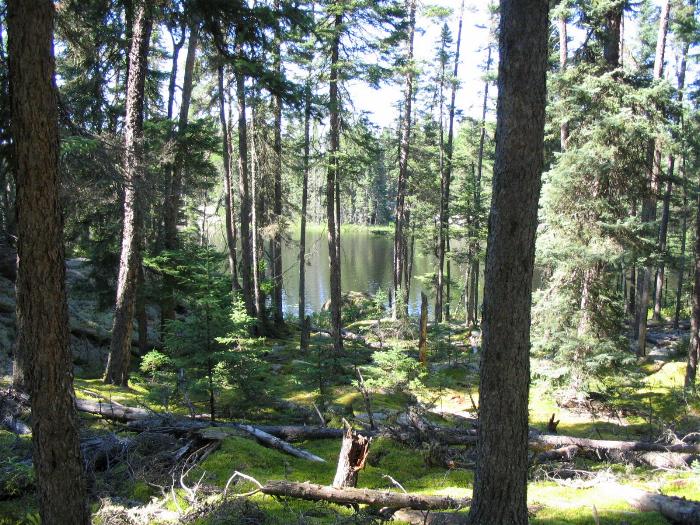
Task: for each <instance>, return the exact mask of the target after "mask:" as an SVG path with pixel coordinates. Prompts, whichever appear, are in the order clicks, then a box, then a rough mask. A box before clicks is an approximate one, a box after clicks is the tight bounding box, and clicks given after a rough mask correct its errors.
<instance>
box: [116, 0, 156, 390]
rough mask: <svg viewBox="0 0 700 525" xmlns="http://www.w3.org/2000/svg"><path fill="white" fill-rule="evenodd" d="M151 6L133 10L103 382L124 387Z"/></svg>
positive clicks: (137, 246)
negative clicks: (113, 295)
mask: <svg viewBox="0 0 700 525" xmlns="http://www.w3.org/2000/svg"><path fill="white" fill-rule="evenodd" d="M151 9H152V7H151V6H150V3H149V2H146V1H145V0H141V1H138V2H137V3H136V5H135V6H134V20H133V23H132V29H131V31H132V34H131V48H130V51H129V75H128V82H127V88H126V122H125V126H124V224H123V233H122V248H121V256H120V260H119V277H118V280H117V299H116V306H115V309H114V323H113V324H112V340H111V343H110V347H109V357H108V360H107V369H106V371H105V377H104V380H105V382H106V383H113V384H119V385H124V386H126V385H127V384H128V382H129V362H130V358H131V333H132V326H133V320H134V306H135V302H136V287H137V276H138V271H139V267H140V266H141V258H142V255H141V229H142V226H143V217H142V213H143V210H142V209H141V206H142V204H141V202H140V201H141V195H140V191H141V188H140V187H141V185H142V182H143V176H144V173H143V158H142V154H143V143H142V142H143V109H144V87H145V82H146V68H147V64H148V48H149V43H150V39H151V29H152V27H153V13H152V11H151Z"/></svg>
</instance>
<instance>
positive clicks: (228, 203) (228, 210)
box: [217, 64, 240, 293]
mask: <svg viewBox="0 0 700 525" xmlns="http://www.w3.org/2000/svg"><path fill="white" fill-rule="evenodd" d="M217 75H218V82H219V122H220V123H221V135H222V149H221V152H222V157H223V163H224V214H225V215H226V217H225V221H224V222H225V225H226V247H227V251H228V265H229V269H230V270H231V290H232V291H233V292H234V293H235V292H238V291H239V290H240V285H239V284H238V271H237V268H236V266H237V261H236V236H235V235H234V230H233V225H234V221H235V217H234V216H233V190H232V187H233V185H232V183H231V153H230V152H231V145H230V143H229V132H228V125H227V123H226V96H225V93H224V66H223V64H220V65H219V66H218V68H217Z"/></svg>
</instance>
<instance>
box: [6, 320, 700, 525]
mask: <svg viewBox="0 0 700 525" xmlns="http://www.w3.org/2000/svg"><path fill="white" fill-rule="evenodd" d="M386 323H387V324H390V322H389V321H387V322H386ZM350 328H351V329H352V330H355V331H357V332H360V333H364V335H365V336H366V337H368V338H369V339H374V340H378V339H382V340H383V342H384V344H386V345H387V346H392V342H395V343H396V344H394V345H393V346H399V347H401V349H402V352H404V353H405V354H406V355H407V356H409V357H415V355H416V352H415V348H414V345H413V344H412V343H406V342H405V341H400V342H399V341H393V337H394V335H393V332H392V330H391V326H388V327H386V326H385V328H384V333H383V335H382V336H381V337H380V336H379V335H378V332H377V330H376V322H358V323H355V324H354V325H352V326H351V327H350ZM397 331H398V329H397ZM448 333H449V342H448ZM297 335H298V334H296V333H291V334H289V336H288V337H286V338H282V339H278V340H269V341H267V342H266V343H265V346H266V347H268V348H269V351H268V352H266V353H265V355H264V357H263V360H264V362H265V363H266V366H268V367H269V368H268V369H267V370H266V372H265V373H266V374H267V375H266V377H267V380H266V381H265V384H264V388H263V389H262V390H263V391H264V394H261V395H260V396H257V397H255V398H254V399H250V398H249V397H248V398H246V397H244V396H242V395H241V394H240V393H226V392H223V393H221V395H220V402H221V403H222V404H224V403H230V404H231V405H234V406H235V409H231V413H233V414H236V416H237V419H239V420H240V419H243V420H249V421H252V422H254V423H276V422H288V421H290V417H289V413H288V410H287V408H285V407H284V406H282V407H280V405H279V403H276V401H277V400H280V399H281V400H285V401H288V402H291V403H294V404H297V405H300V406H302V407H307V408H311V407H312V403H323V406H324V407H325V408H326V410H327V414H329V416H330V420H331V421H330V424H331V425H335V426H338V425H340V421H341V418H343V417H344V418H347V419H349V420H351V421H354V424H355V425H356V426H360V425H361V423H362V422H363V421H365V420H366V415H365V404H364V399H363V397H362V395H361V394H360V392H359V390H358V389H357V388H356V387H355V386H353V384H352V382H353V381H354V379H355V377H354V374H353V373H352V372H353V370H354V368H353V367H354V365H358V366H360V368H361V369H362V368H363V367H365V366H367V365H368V363H370V362H371V357H372V352H373V351H372V350H370V349H368V348H365V347H363V346H362V345H359V344H354V343H353V344H347V345H346V356H345V357H344V358H343V359H339V360H338V362H337V363H335V368H331V370H332V373H331V372H327V373H328V377H327V378H326V385H325V389H324V390H325V391H324V392H323V396H321V392H320V391H319V387H318V385H319V381H318V371H317V370H318V367H317V365H318V357H319V356H318V352H319V351H321V350H323V349H325V348H327V346H328V339H327V338H326V337H323V336H322V335H320V334H314V335H313V337H312V340H311V346H310V349H309V350H308V351H307V352H305V353H302V352H300V350H299V347H298V342H297ZM467 337H468V333H466V332H464V331H463V330H462V329H460V328H458V327H456V326H455V327H453V329H451V330H449V331H448V330H447V329H446V328H443V329H441V330H440V331H439V333H434V334H433V335H432V336H431V348H432V352H431V355H430V362H429V366H428V368H427V369H426V370H427V372H426V374H425V376H424V377H423V380H422V382H421V386H420V387H415V388H414V386H415V383H414V384H412V385H404V386H403V387H402V388H379V387H376V388H374V389H373V393H372V396H371V398H372V406H373V412H376V413H377V414H378V415H379V416H378V417H381V418H384V419H385V420H388V421H391V418H392V417H396V415H397V414H398V413H399V412H401V411H403V410H404V409H405V405H406V403H407V401H409V400H410V399H416V398H417V399H418V400H420V401H421V402H423V403H425V404H429V405H432V406H433V407H434V408H435V409H436V412H440V413H442V414H443V416H439V415H436V414H435V413H433V414H431V415H430V417H431V418H432V419H434V421H436V422H439V423H440V424H443V425H448V424H451V422H452V421H454V420H455V418H456V419H457V420H458V419H459V416H468V415H473V410H474V404H478V388H477V379H478V356H475V355H472V353H471V350H470V349H469V345H468V344H467ZM537 366H538V362H537V360H533V367H535V368H536V367H537ZM328 368H329V367H327V369H328ZM640 369H641V370H642V378H641V382H637V383H635V385H636V386H635V389H634V390H633V391H632V390H630V392H631V393H630V395H629V396H628V398H627V399H625V401H626V402H627V403H628V404H635V406H637V407H638V408H639V410H636V411H634V410H629V407H628V409H627V410H626V411H624V410H619V411H616V410H615V407H614V406H612V407H611V410H599V411H597V412H594V413H591V412H590V411H585V410H581V409H577V410H574V409H566V408H562V407H560V406H558V405H557V403H556V402H555V400H554V398H553V396H552V395H550V393H549V388H547V387H546V385H545V384H542V383H534V384H533V386H532V390H531V395H530V422H531V425H532V426H534V427H538V428H541V429H544V428H545V427H546V425H547V422H548V420H549V418H550V416H551V415H552V414H556V417H557V419H559V420H560V423H559V427H558V429H559V433H560V434H566V435H572V436H580V437H593V438H612V439H630V438H648V437H650V436H652V435H657V436H658V433H659V432H660V430H661V429H662V428H663V425H664V424H669V425H670V424H675V425H678V427H677V430H679V431H680V430H682V429H684V428H685V429H687V428H691V429H692V428H696V429H697V428H699V427H700V417H699V415H700V405H699V403H698V399H697V397H695V398H693V397H689V396H688V395H686V394H684V393H683V390H682V388H681V387H682V380H683V373H684V365H683V363H682V362H680V361H672V360H671V361H669V362H667V363H665V364H664V366H646V367H640ZM622 386H623V387H624V385H622ZM75 387H76V395H77V396H78V397H93V398H94V397H95V396H99V397H101V398H103V399H107V400H113V401H117V402H119V403H121V404H124V405H131V406H147V407H149V408H151V409H153V410H155V411H163V410H166V408H167V409H168V410H170V411H174V412H181V413H182V414H184V413H185V412H186V411H185V410H184V409H182V408H179V407H178V406H176V405H169V406H167V407H166V406H164V404H163V403H161V402H160V401H159V399H158V396H157V395H156V394H154V391H155V389H154V383H153V382H152V381H151V379H149V378H146V377H143V376H141V375H139V373H138V372H137V371H135V372H134V377H133V381H132V383H131V386H130V388H129V389H124V388H119V387H113V386H106V385H104V384H103V383H102V381H101V380H100V379H99V378H96V377H79V378H77V379H76V381H75ZM193 401H194V403H195V404H196V405H197V406H198V408H201V410H202V412H205V411H206V404H205V399H203V398H202V399H197V398H195V399H193ZM633 402H634V403H633ZM623 413H624V414H625V415H621V414H623ZM353 418H354V420H353ZM85 425H86V426H87V427H92V428H108V427H110V425H109V424H108V423H106V422H104V421H102V420H100V419H98V418H94V417H93V418H85ZM339 445H340V444H339V442H338V441H337V440H317V441H308V442H304V443H300V444H299V446H300V447H302V448H304V449H306V450H309V451H310V452H312V453H314V454H316V455H318V456H320V457H322V458H324V459H325V460H326V463H312V462H308V461H304V460H300V459H297V458H294V457H291V456H288V455H285V454H282V453H280V452H278V451H276V450H271V449H269V448H265V447H263V446H261V445H260V444H258V443H257V442H255V441H253V440H250V439H247V438H245V437H242V436H240V435H235V434H232V435H231V436H230V437H227V438H226V439H224V440H223V442H222V444H221V447H220V448H219V449H218V450H217V451H216V452H214V453H212V454H211V455H209V456H208V457H207V459H206V460H204V461H203V462H202V463H201V464H200V465H198V466H197V467H196V468H195V469H193V470H192V471H191V472H190V473H189V474H188V476H187V480H189V481H190V485H192V484H194V483H195V482H197V480H200V481H201V487H202V488H201V495H202V498H203V499H204V500H206V501H207V504H206V505H204V507H203V508H205V509H209V510H207V511H202V510H201V509H200V511H199V512H198V513H197V514H194V515H193V516H192V517H191V519H190V522H194V523H198V524H201V525H214V524H224V523H230V524H236V523H274V524H293V523H294V524H296V523H299V524H331V523H369V522H371V521H372V519H373V518H372V517H371V516H370V515H369V514H367V513H366V511H365V510H364V509H360V511H359V513H358V512H356V511H355V510H353V509H351V508H347V507H343V506H339V505H333V504H324V503H310V502H303V501H298V500H285V499H275V498H271V497H267V496H264V495H262V494H259V493H258V494H255V495H253V496H251V497H250V498H249V500H250V502H251V504H252V505H248V504H245V505H244V504H242V503H240V502H237V501H236V498H235V496H233V494H236V493H241V492H246V491H249V490H251V489H252V488H254V486H253V485H252V484H250V483H247V482H242V483H239V484H236V485H233V486H232V487H230V489H229V501H228V502H226V503H224V502H223V501H222V493H223V489H224V487H225V485H226V483H227V480H228V479H229V478H230V476H231V475H232V473H233V472H234V471H239V472H242V473H245V474H246V475H249V476H252V477H254V478H255V479H257V480H259V481H260V482H265V481H266V480H271V479H288V480H296V481H311V482H314V483H322V484H328V483H330V482H331V480H332V478H333V474H334V471H335V462H336V459H337V454H338V451H339ZM29 446H30V443H29V440H28V439H27V438H17V437H16V436H14V435H12V434H9V433H7V432H0V469H1V468H2V467H3V466H6V465H9V464H11V463H12V462H17V461H19V460H20V459H22V458H25V457H26V456H27V454H28V449H29ZM574 468H578V469H581V470H587V471H590V472H591V473H592V474H590V475H588V476H587V477H586V478H581V479H575V480H556V479H553V478H552V477H551V476H549V475H547V474H546V473H545V472H544V471H543V470H542V469H538V468H537V467H534V468H533V469H532V472H531V482H530V484H529V489H528V491H529V496H528V497H529V504H530V506H531V509H532V519H531V522H532V523H533V524H548V525H550V524H551V525H554V524H562V525H563V524H595V523H600V524H613V523H615V524H618V523H627V524H630V525H634V524H639V525H642V524H647V525H652V524H659V525H660V524H664V523H667V522H666V520H665V519H664V518H663V517H662V516H660V515H659V514H656V513H639V512H637V511H634V510H633V509H631V508H630V507H629V506H628V505H627V503H626V502H625V500H624V498H623V497H622V496H621V495H620V494H616V493H615V492H614V491H611V490H610V489H609V485H608V484H607V483H606V480H610V479H613V478H614V479H615V480H616V481H617V482H619V483H622V484H630V485H633V486H638V487H641V488H645V489H647V490H654V491H660V492H661V493H664V494H668V495H678V496H683V497H687V498H691V499H698V500H700V466H697V468H695V469H689V470H686V471H666V470H653V469H650V468H640V467H632V466H626V465H620V464H606V463H592V462H586V461H584V460H577V463H576V464H575V465H574ZM388 476H391V478H393V479H395V480H396V481H398V482H399V483H401V484H402V485H403V487H405V489H406V490H408V491H411V492H419V493H424V494H443V495H451V496H460V497H463V496H469V495H470V494H471V488H472V482H473V472H472V471H471V470H470V469H468V468H459V467H455V468H446V467H444V466H442V465H435V464H433V462H431V460H430V452H429V451H428V450H423V449H414V448H410V447H407V446H404V445H401V444H398V443H396V442H394V441H391V440H389V439H386V438H379V439H376V440H375V441H374V442H373V443H372V446H371V451H370V456H369V459H368V464H367V466H366V468H365V469H364V470H363V471H362V472H361V473H360V477H359V486H361V487H369V488H381V489H394V490H396V488H395V486H394V485H393V483H392V481H391V480H390V479H389V478H388ZM102 488H104V486H103V487H102ZM174 494H175V497H177V498H178V505H176V504H175V503H174V501H173V494H172V493H170V494H166V497H165V498H164V497H163V495H162V494H161V493H160V491H158V490H157V489H155V488H154V487H153V486H149V485H148V484H146V483H145V482H143V481H142V480H138V479H134V480H132V481H131V482H130V483H128V484H123V483H122V484H120V485H119V486H115V487H114V493H113V494H110V496H112V498H113V499H114V500H115V501H130V502H131V504H132V505H134V504H137V503H138V502H141V504H144V505H145V504H147V503H148V502H149V501H152V500H153V501H155V500H159V501H161V503H162V504H163V506H164V507H165V508H167V509H169V510H171V511H176V510H178V507H179V508H180V509H181V510H183V511H185V510H186V509H187V507H188V503H187V501H186V498H185V494H184V491H182V489H178V490H176V491H175V493H174ZM119 498H121V499H119ZM35 505H36V504H35V501H34V499H33V496H32V495H31V494H29V495H25V496H23V497H20V498H14V499H7V500H5V501H0V524H1V525H5V524H10V523H36V520H37V514H36V507H35ZM99 506H100V504H99V503H95V504H94V508H95V510H97V509H98V507H99ZM184 519H185V518H182V520H183V521H184ZM96 522H97V523H99V519H98V520H96Z"/></svg>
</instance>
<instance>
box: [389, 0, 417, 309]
mask: <svg viewBox="0 0 700 525" xmlns="http://www.w3.org/2000/svg"><path fill="white" fill-rule="evenodd" d="M406 9H407V11H408V36H407V39H406V46H407V50H406V73H405V86H404V99H403V114H402V116H401V124H400V129H401V130H400V140H399V175H398V180H397V183H396V207H395V210H394V223H395V224H394V265H393V266H394V268H393V269H394V280H393V285H394V303H393V307H394V308H393V317H394V318H395V319H396V318H397V317H400V316H405V315H407V314H408V290H406V287H407V285H408V282H407V281H406V275H407V271H406V266H407V264H408V261H407V254H408V240H407V229H408V226H409V225H408V222H409V218H408V210H407V208H406V196H407V192H408V159H409V153H410V147H411V105H412V104H413V77H414V72H413V63H412V62H413V37H414V33H415V25H416V1H415V0H406ZM399 294H401V299H402V300H401V301H399V300H398V298H399ZM399 305H400V306H401V310H402V311H400V312H399V311H398V307H399Z"/></svg>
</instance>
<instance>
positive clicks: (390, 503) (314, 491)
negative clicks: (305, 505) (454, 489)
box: [260, 480, 471, 510]
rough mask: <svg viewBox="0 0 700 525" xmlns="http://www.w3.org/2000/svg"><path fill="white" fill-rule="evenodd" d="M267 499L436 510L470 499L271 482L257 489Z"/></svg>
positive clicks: (453, 506)
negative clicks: (280, 497) (276, 498)
mask: <svg viewBox="0 0 700 525" xmlns="http://www.w3.org/2000/svg"><path fill="white" fill-rule="evenodd" d="M260 492H262V493H263V494H268V495H270V496H286V497H289V498H299V499H305V500H310V501H330V502H332V503H339V504H343V505H352V504H363V505H372V506H378V507H387V508H392V509H403V508H409V509H415V510H439V509H460V508H463V507H467V506H469V504H470V503H471V500H470V499H467V498H465V499H455V498H450V497H448V496H424V495H422V494H406V493H401V492H389V491H385V490H373V489H357V488H349V487H348V488H343V489H336V488H333V487H329V486H326V485H316V484H314V483H308V482H306V483H296V482H293V481H282V480H272V481H268V482H267V483H265V485H263V487H262V488H261V489H260Z"/></svg>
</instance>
